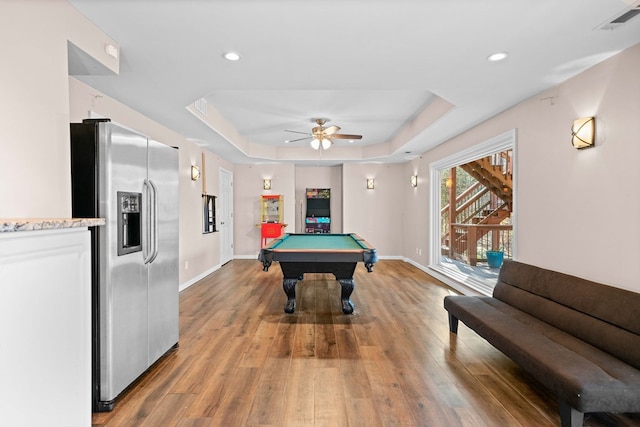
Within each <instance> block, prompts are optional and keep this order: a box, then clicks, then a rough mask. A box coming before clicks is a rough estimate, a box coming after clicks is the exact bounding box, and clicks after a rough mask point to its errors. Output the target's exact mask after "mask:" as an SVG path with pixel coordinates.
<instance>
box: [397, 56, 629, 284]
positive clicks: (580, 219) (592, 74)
mask: <svg viewBox="0 0 640 427" xmlns="http://www.w3.org/2000/svg"><path fill="white" fill-rule="evenodd" d="M638 69H640V45H636V46H634V47H632V48H630V49H628V50H627V51H625V52H623V53H621V54H619V55H617V56H615V57H613V58H611V59H609V60H607V61H605V62H603V63H602V64H600V65H597V66H595V67H593V68H591V69H589V70H587V71H586V72H584V73H582V74H580V75H578V76H576V77H574V78H572V79H570V80H569V81H567V82H565V83H564V84H562V85H560V86H558V87H556V88H554V89H552V90H548V91H546V92H543V93H541V94H538V95H536V96H534V97H532V98H531V99H529V100H527V101H525V102H523V103H521V104H520V105H518V106H516V107H514V108H512V109H510V110H507V111H505V112H504V113H502V114H500V115H498V116H496V117H494V118H492V119H490V120H488V121H486V122H484V123H482V124H480V125H478V126H476V127H475V128H473V129H472V130H470V131H468V132H466V133H464V134H462V135H460V136H458V137H457V138H454V139H452V140H450V141H448V142H447V143H445V144H443V145H440V146H438V147H436V148H435V149H434V150H431V151H429V152H427V153H425V154H424V155H423V158H422V159H420V160H418V161H417V162H415V163H412V164H407V165H405V168H406V170H407V172H406V173H410V169H412V168H417V169H419V170H420V175H421V176H422V175H424V178H423V179H424V181H425V184H427V183H428V168H429V164H430V163H431V162H434V161H436V160H440V159H442V158H445V157H447V156H449V155H451V154H453V153H455V152H457V151H460V150H462V149H465V148H467V147H470V146H473V145H475V144H478V143H480V142H483V141H485V140H488V139H490V138H492V137H494V136H496V135H499V134H501V133H503V132H505V131H507V130H509V129H512V128H515V129H517V144H516V149H517V152H516V167H517V184H516V185H517V186H516V189H515V191H516V199H517V218H516V220H517V230H516V231H517V245H518V259H519V260H521V261H524V262H528V263H532V264H536V265H540V266H543V267H547V268H551V269H554V270H558V271H562V272H566V273H569V274H574V275H577V276H581V277H585V278H588V279H591V280H595V281H601V282H605V283H608V284H611V285H614V286H618V287H622V288H627V289H632V290H635V291H640V282H639V281H638V277H640V263H638V257H639V256H640V221H639V219H640V193H639V191H638V182H640V168H638V166H637V163H638V159H640V144H639V143H638V137H637V135H639V134H640V120H638V118H639V117H640V80H639V79H638V78H637V75H636V74H637V70H638ZM550 97H553V98H552V99H551V98H550ZM590 115H594V116H595V117H596V134H597V136H596V147H594V148H591V149H587V150H582V151H578V150H576V149H574V148H573V147H572V146H571V145H570V128H571V124H572V123H573V121H574V120H575V119H577V118H580V117H585V116H590ZM425 187H428V186H427V185H425ZM425 187H423V186H422V182H421V183H420V186H419V187H418V189H419V190H418V191H419V192H423V191H424V190H426V188H425ZM425 196H427V194H425ZM405 202H406V204H405V206H406V208H405V210H406V211H408V212H413V213H412V214H411V216H410V218H409V219H408V221H407V224H408V225H409V226H410V227H411V228H415V227H416V226H417V225H418V224H419V223H420V222H421V219H422V218H425V219H426V218H427V217H428V206H424V198H423V197H419V198H417V197H408V198H406V199H405ZM427 233H428V231H427V230H421V231H420V233H419V234H418V233H412V232H411V231H410V230H408V231H407V232H405V239H406V242H405V246H404V247H405V251H407V249H409V251H408V252H405V256H407V257H409V258H411V259H413V260H415V261H416V262H417V263H419V264H422V265H426V264H425V263H426V260H427V259H428V257H424V256H423V257H422V258H416V257H415V255H414V254H413V253H412V252H411V248H413V247H416V246H418V245H421V244H424V243H423V242H425V241H428V235H427ZM423 254H424V252H423Z"/></svg>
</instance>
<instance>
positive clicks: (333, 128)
mask: <svg viewBox="0 0 640 427" xmlns="http://www.w3.org/2000/svg"><path fill="white" fill-rule="evenodd" d="M339 130H340V126H336V125H332V126H329V127H328V128H326V129H325V130H324V134H325V135H333V134H334V133H336V132H338V131H339Z"/></svg>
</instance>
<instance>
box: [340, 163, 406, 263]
mask: <svg viewBox="0 0 640 427" xmlns="http://www.w3.org/2000/svg"><path fill="white" fill-rule="evenodd" d="M342 168H343V178H342V182H343V190H342V191H343V229H344V232H345V233H356V234H358V235H360V236H361V237H362V238H364V239H365V240H366V241H368V242H369V243H370V244H372V245H373V246H374V247H375V248H376V249H377V251H378V255H379V256H381V257H400V256H402V254H403V249H402V248H403V240H404V239H403V237H404V234H403V231H402V230H403V224H404V222H405V221H406V220H407V218H408V217H409V216H410V215H413V213H411V212H406V211H405V210H404V209H403V208H402V207H403V206H404V198H405V196H406V195H405V191H406V188H407V187H410V184H409V177H405V176H404V170H405V168H404V166H403V165H401V164H377V163H368V164H359V163H358V164H356V163H345V164H344V165H343V166H342ZM368 178H373V179H374V187H375V188H374V189H373V190H368V189H367V179H368ZM406 234H410V231H408V232H406Z"/></svg>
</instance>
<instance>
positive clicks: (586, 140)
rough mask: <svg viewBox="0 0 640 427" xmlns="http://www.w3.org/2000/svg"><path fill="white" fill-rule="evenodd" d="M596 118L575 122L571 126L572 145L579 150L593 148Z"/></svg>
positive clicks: (586, 118)
mask: <svg viewBox="0 0 640 427" xmlns="http://www.w3.org/2000/svg"><path fill="white" fill-rule="evenodd" d="M594 135H595V118H594V117H585V118H582V119H578V120H576V121H575V122H573V126H571V145H573V146H574V147H575V148H577V149H578V150H580V149H583V148H589V147H593V142H594Z"/></svg>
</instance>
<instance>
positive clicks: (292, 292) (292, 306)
mask: <svg viewBox="0 0 640 427" xmlns="http://www.w3.org/2000/svg"><path fill="white" fill-rule="evenodd" d="M296 283H298V279H286V278H285V279H284V280H283V281H282V287H283V288H284V293H285V294H287V303H286V304H285V306H284V312H285V313H288V314H291V313H293V312H294V311H295V310H296Z"/></svg>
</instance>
